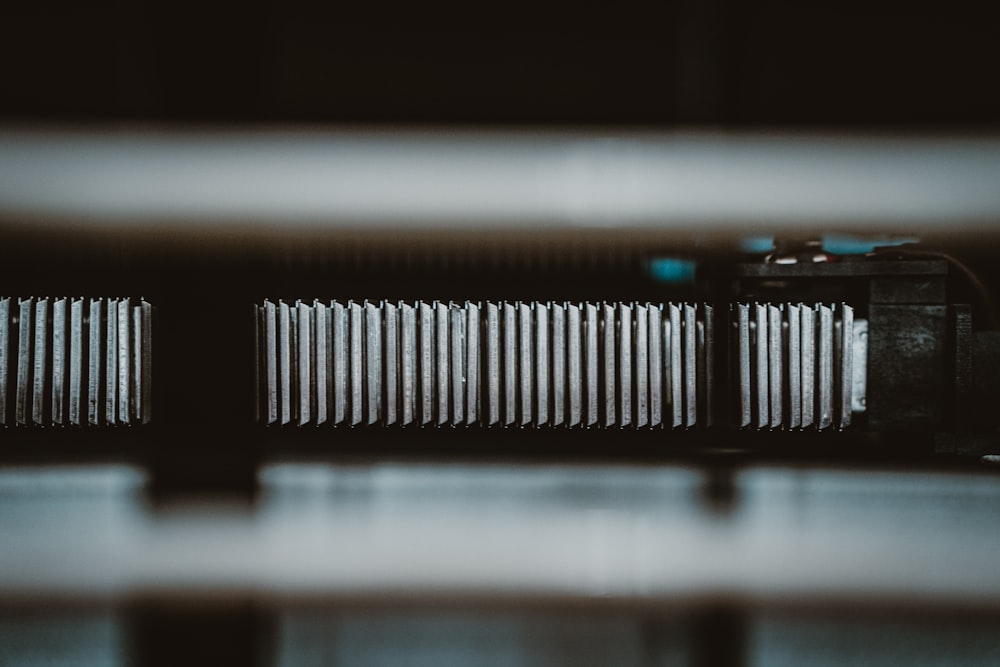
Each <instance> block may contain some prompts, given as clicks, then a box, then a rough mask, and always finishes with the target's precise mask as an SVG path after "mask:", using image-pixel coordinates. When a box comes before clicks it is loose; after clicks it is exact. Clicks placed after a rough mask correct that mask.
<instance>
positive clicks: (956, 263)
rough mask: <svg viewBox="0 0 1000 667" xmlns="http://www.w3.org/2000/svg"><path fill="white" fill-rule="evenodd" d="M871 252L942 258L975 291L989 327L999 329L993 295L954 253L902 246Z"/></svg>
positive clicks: (910, 256) (999, 311) (998, 312)
mask: <svg viewBox="0 0 1000 667" xmlns="http://www.w3.org/2000/svg"><path fill="white" fill-rule="evenodd" d="M872 254H876V255H889V254H892V255H899V256H902V257H909V258H911V259H943V260H945V261H946V262H948V264H949V265H950V266H951V267H952V268H954V269H955V270H957V271H958V272H959V273H961V274H962V276H963V277H964V278H965V279H966V281H968V283H969V286H970V287H971V288H972V290H973V291H974V292H975V293H976V296H977V297H978V298H979V301H980V305H981V306H982V308H983V311H984V313H985V315H986V319H987V322H988V324H989V328H990V329H1000V310H998V308H997V304H996V302H995V301H994V300H993V296H992V295H991V293H990V289H989V287H987V285H986V283H984V282H983V281H982V279H981V278H980V277H979V276H978V275H976V272H975V271H973V270H972V269H971V268H970V267H969V266H968V265H967V264H965V263H964V262H962V261H961V260H960V259H958V258H957V257H955V256H954V255H949V254H948V253H946V252H943V251H940V250H925V249H920V250H915V249H910V248H904V247H899V246H893V247H887V248H876V249H875V250H874V252H873V253H872Z"/></svg>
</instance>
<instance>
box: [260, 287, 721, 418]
mask: <svg viewBox="0 0 1000 667" xmlns="http://www.w3.org/2000/svg"><path fill="white" fill-rule="evenodd" d="M254 317H255V320H256V329H257V354H256V357H255V358H256V360H257V378H258V382H257V388H258V396H257V408H258V413H257V418H258V420H259V421H263V422H265V423H267V424H280V425H284V424H296V425H300V426H302V425H306V424H333V425H349V426H357V425H361V424H378V423H381V424H384V425H394V424H398V425H403V426H408V425H419V426H429V425H436V426H441V425H446V424H447V425H453V426H457V425H472V424H480V425H485V426H501V427H512V426H564V427H624V428H660V427H667V428H689V427H693V426H696V425H698V424H699V423H706V422H707V421H709V419H710V418H711V410H710V405H709V402H710V397H711V395H712V391H711V385H712V378H713V354H712V349H713V339H714V336H713V325H712V307H711V306H707V305H702V304H688V303H677V304H673V303H671V304H665V305H663V304H648V303H645V304H640V303H600V304H597V303H583V304H577V303H543V302H500V303H482V304H480V303H471V302H465V303H464V304H456V303H441V302H431V303H426V302H416V303H404V302H398V303H390V302H378V303H373V302H364V303H356V302H348V303H346V304H343V303H339V302H336V301H334V302H329V303H324V302H319V301H313V302H312V303H306V302H302V301H297V302H295V303H294V304H288V303H285V302H283V301H278V302H276V303H275V302H272V301H265V302H264V303H263V304H262V305H259V306H255V307H254Z"/></svg>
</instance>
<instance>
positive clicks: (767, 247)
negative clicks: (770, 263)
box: [740, 236, 774, 255]
mask: <svg viewBox="0 0 1000 667" xmlns="http://www.w3.org/2000/svg"><path fill="white" fill-rule="evenodd" d="M740 248H741V249H742V250H743V252H748V253H751V254H754V255H762V254H766V253H769V252H771V251H772V250H774V237H773V236H747V237H745V238H744V239H743V240H742V241H740Z"/></svg>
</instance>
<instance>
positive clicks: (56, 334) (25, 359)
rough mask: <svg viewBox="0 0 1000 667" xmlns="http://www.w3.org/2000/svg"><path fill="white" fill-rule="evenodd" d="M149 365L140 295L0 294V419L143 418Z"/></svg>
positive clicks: (83, 422)
mask: <svg viewBox="0 0 1000 667" xmlns="http://www.w3.org/2000/svg"><path fill="white" fill-rule="evenodd" d="M151 371H152V307H151V306H150V304H149V303H147V302H146V301H143V300H141V299H140V300H132V299H128V298H122V299H84V298H76V297H67V298H54V299H50V298H26V299H14V298H10V297H0V425H4V426H14V425H16V426H28V425H35V426H49V425H57V426H62V425H72V426H105V425H107V426H120V425H129V424H137V423H146V422H148V421H149V420H150V418H151V416H152V401H151V391H152V384H151Z"/></svg>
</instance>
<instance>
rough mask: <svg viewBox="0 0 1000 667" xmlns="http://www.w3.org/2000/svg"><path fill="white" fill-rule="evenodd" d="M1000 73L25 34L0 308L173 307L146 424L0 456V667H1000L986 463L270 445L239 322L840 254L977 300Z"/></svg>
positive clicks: (337, 37)
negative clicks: (258, 416) (290, 305)
mask: <svg viewBox="0 0 1000 667" xmlns="http://www.w3.org/2000/svg"><path fill="white" fill-rule="evenodd" d="M998 65H1000V24H998V23H997V22H995V21H991V20H988V18H987V13H986V10H985V8H981V7H978V6H976V5H974V4H972V3H969V5H963V4H961V3H952V4H948V5H939V6H935V7H933V8H930V9H923V8H919V7H916V6H912V5H909V4H906V3H898V4H895V5H892V4H888V3H887V4H878V5H873V4H872V3H835V4H826V5H816V4H809V5H803V4H802V3H792V2H770V1H768V0H754V1H753V2H749V3H746V2H731V1H720V0H705V1H697V0H687V1H682V2H676V3H653V2H586V1H581V2H574V3H569V2H554V3H545V4H544V5H543V4H539V3H527V2H512V3H503V4H497V3H487V4H480V5H470V4H459V3H454V4H450V5H449V4H443V5H437V4H436V5H425V4H408V5H406V4H402V3H399V6H397V5H396V4H395V3H384V2H370V3H347V4H341V3H330V4H328V5H327V6H324V7H319V8H317V7H313V6H308V5H306V4H305V3H300V2H295V1H292V2H281V3H278V2H271V3H263V4H261V5H258V6H251V5H248V4H243V3H230V4H228V6H226V5H219V6H213V7H207V6H205V5H203V4H199V3H177V2H166V1H165V0H153V1H152V2H139V1H137V2H123V1H116V2H96V3H87V4H85V5H84V4H79V3H71V2H42V3H15V4H13V5H11V4H8V5H5V6H4V7H2V8H0V296H11V297H15V296H25V295H32V294H50V295H60V294H71V293H72V294H76V293H80V294H86V295H93V296H106V295H118V294H121V295H125V294H128V295H135V296H139V295H142V296H145V297H146V298H148V299H149V300H150V301H151V302H152V303H153V304H154V306H155V307H156V308H158V311H157V317H158V319H157V322H156V324H157V329H156V333H155V340H156V343H155V344H154V349H155V350H156V354H157V355H159V356H158V357H157V359H158V361H156V365H155V366H154V368H155V371H156V373H155V374H154V377H155V378H157V379H156V381H155V387H154V389H153V391H154V396H155V399H156V405H157V409H156V411H155V413H154V415H155V416H154V421H153V423H151V424H150V425H149V428H146V427H137V428H134V429H105V430H102V431H95V432H86V433H84V431H83V430H80V431H79V432H75V431H74V432H73V433H70V434H69V435H67V434H65V433H63V432H62V430H60V429H29V430H28V431H27V432H26V433H25V432H20V431H18V430H17V429H15V428H13V427H10V428H8V427H3V429H2V430H0V664H2V665H7V664H10V665H125V664H129V665H161V664H162V665H166V664H177V663H178V662H182V663H187V664H220V663H221V664H259V665H289V666H291V665H332V664H343V665H369V664H370V665H386V664H404V665H434V666H446V665H466V664H482V665H529V664H531V665H535V664H544V665H579V664H621V665H634V664H643V665H668V664H669V665H673V664H680V665H716V664H731V665H784V664H788V665H802V664H818V665H824V664H830V665H833V664H837V665H842V664H906V665H943V664H996V663H997V662H998V661H1000V635H998V634H997V632H996V628H997V622H998V621H1000V576H998V574H997V572H996V567H995V552H994V551H993V549H997V548H1000V542H998V540H1000V537H998V536H1000V531H998V530H997V526H998V525H1000V523H998V522H1000V479H998V478H997V476H996V473H995V472H994V468H993V467H992V466H991V464H990V462H989V461H988V460H984V459H982V457H980V456H976V457H974V458H973V459H971V460H961V461H957V460H954V459H950V458H947V459H941V458H940V457H935V456H933V455H932V451H933V447H932V446H931V445H930V444H928V441H927V440H928V438H930V434H929V433H924V434H921V433H910V434H907V435H905V436H896V437H893V438H892V439H891V441H888V442H885V443H881V445H882V446H880V447H878V448H875V449H874V450H872V451H873V452H874V453H872V451H868V450H865V449H864V447H865V445H866V444H870V443H868V442H867V441H865V442H861V443H854V444H853V445H852V447H853V449H851V453H850V455H849V456H845V455H842V453H841V452H840V451H839V450H837V449H836V447H833V448H829V447H827V448H824V447H819V448H815V447H813V444H815V443H814V442H813V440H810V441H809V442H810V444H809V445H808V446H802V447H800V445H799V444H798V443H796V442H793V441H792V440H790V439H786V438H781V445H780V446H779V447H777V448H776V449H772V450H768V451H767V452H766V453H765V454H761V452H760V450H758V449H755V448H754V447H756V446H761V443H764V445H763V446H764V449H767V446H766V445H767V443H766V441H767V440H768V438H770V435H771V434H765V435H763V436H761V437H759V438H757V439H756V440H755V441H754V446H751V447H746V446H745V441H744V440H740V441H738V442H737V441H735V440H733V441H730V440H729V439H728V436H727V435H725V434H723V435H720V434H718V433H714V434H709V435H708V436H705V437H702V436H700V435H696V436H692V438H691V439H690V442H689V443H688V446H686V447H685V448H684V449H683V450H682V451H680V450H679V451H674V450H670V449H669V448H663V447H662V446H661V445H662V441H661V440H659V438H663V437H669V436H663V435H662V432H656V433H654V434H652V435H649V434H633V433H629V432H625V431H614V432H610V433H606V432H593V431H586V432H584V431H579V430H577V431H567V432H566V433H559V434H556V433H555V431H543V432H534V431H530V430H513V431H501V432H497V431H495V430H494V431H490V430H485V429H484V430H476V429H457V430H456V429H445V430H435V431H433V432H430V433H427V432H423V433H416V432H413V431H405V432H399V431H396V432H392V433H390V432H388V431H385V432H383V431H378V432H373V431H370V430H368V431H366V430H363V429H362V430H358V431H344V430H341V431H323V432H320V431H319V430H315V431H310V432H309V433H308V434H306V435H304V436H302V435H301V434H297V432H295V431H294V430H289V429H270V430H267V432H266V435H261V433H262V432H263V431H262V430H261V428H259V427H258V425H255V424H253V422H252V416H251V412H252V411H251V408H252V405H253V400H254V399H253V396H252V388H253V381H254V378H253V369H252V364H251V359H252V358H253V355H254V350H253V338H252V335H250V334H249V332H251V331H252V328H248V316H249V310H250V305H251V304H252V303H259V302H260V300H261V299H264V298H272V297H273V298H277V297H282V298H286V299H291V300H294V299H296V298H310V299H311V298H313V297H317V298H337V299H347V298H354V299H359V300H361V299H365V298H373V299H380V298H400V299H404V298H405V299H426V300H430V299H444V300H447V299H456V300H462V299H506V298H511V299H520V298H523V299H539V300H547V299H552V300H564V299H565V300H590V301H598V300H602V299H609V300H613V299H622V300H626V299H628V300H631V299H636V300H643V299H649V300H654V301H655V300H657V299H661V300H664V301H665V300H669V299H695V298H705V294H704V293H703V292H702V291H701V288H702V285H701V284H700V283H694V282H692V281H688V280H686V279H685V280H680V281H676V280H666V281H665V280H663V279H662V277H657V276H656V275H654V274H651V273H650V268H649V267H650V266H651V264H650V261H651V260H652V259H655V258H659V257H667V258H676V257H681V258H683V259H685V260H686V261H694V262H697V263H700V264H701V265H710V264H711V263H712V262H721V263H723V264H725V263H726V262H729V261H731V260H733V258H736V257H740V258H744V259H745V252H744V251H745V250H746V248H745V245H746V242H747V241H748V240H754V239H758V240H759V239H761V238H762V239H763V242H764V245H763V247H761V246H760V245H759V243H758V246H757V247H756V249H755V250H754V251H753V252H754V253H756V254H755V255H754V256H755V257H756V258H757V259H758V260H759V259H761V258H762V257H763V255H764V253H766V252H769V251H770V250H772V249H773V239H774V237H775V235H778V236H779V237H786V238H794V239H797V240H802V239H817V238H821V237H822V236H823V235H824V234H825V233H826V232H830V231H846V232H850V233H852V234H859V233H861V234H862V235H865V234H867V235H869V236H873V237H879V238H882V237H886V238H891V239H894V240H907V239H912V238H918V237H919V238H923V239H927V240H929V241H930V242H932V243H933V245H934V246H935V247H944V248H945V249H946V250H948V251H949V252H952V253H957V254H960V255H961V258H962V259H963V260H964V261H965V263H966V264H967V265H968V266H970V267H972V269H974V270H975V271H976V272H977V273H978V274H979V275H980V279H981V280H982V285H973V286H972V287H971V288H970V286H969V284H968V283H961V284H959V285H958V286H957V287H956V286H955V285H954V284H951V285H950V287H951V288H952V289H953V291H952V292H951V294H954V295H956V296H955V298H957V299H959V300H960V301H963V302H967V301H969V302H974V303H979V302H978V301H976V299H979V298H980V295H979V293H980V292H981V291H982V290H985V291H986V292H987V294H989V295H992V294H995V293H996V291H997V289H1000V276H998V272H997V268H996V262H995V248H996V243H997V242H998V241H1000V236H998V234H997V231H998V229H1000V228H998V227H997V224H996V223H997V220H998V219H1000V133H998V130H1000V93H998V88H997V86H996V70H997V66H998ZM609 165H610V166H609ZM689 167H691V168H690V169H689ZM636 183H638V185H636ZM414 184H416V185H414ZM661 185H662V187H661ZM418 186H419V187H418ZM706 230H708V231H711V232H712V233H711V234H708V233H707V231H706ZM692 270H693V269H692ZM700 275H701V274H699V276H700ZM717 282H719V281H717ZM721 282H724V281H721ZM980 288H981V289H980ZM706 289H707V288H706ZM712 289H717V287H713V288H712ZM977 290H979V292H977ZM977 308H978V306H977ZM978 314H979V313H978V312H977V315H978ZM251 327H252V325H251ZM5 400H7V401H8V402H9V401H10V400H11V399H10V398H8V397H5ZM981 407H982V405H980V404H977V409H979V408H981ZM990 407H991V406H990V405H988V404H987V405H986V407H985V409H983V412H987V411H990ZM403 436H405V437H403ZM775 441H777V438H775ZM817 441H818V439H817ZM836 442H838V443H839V442H842V441H841V440H837V441H836ZM796 447H798V448H799V449H796ZM859 451H861V452H863V453H859ZM993 465H994V466H995V464H993Z"/></svg>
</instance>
